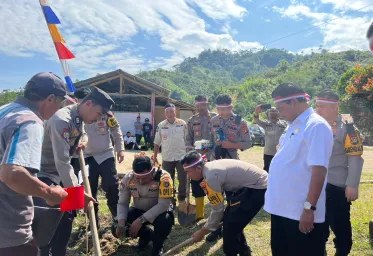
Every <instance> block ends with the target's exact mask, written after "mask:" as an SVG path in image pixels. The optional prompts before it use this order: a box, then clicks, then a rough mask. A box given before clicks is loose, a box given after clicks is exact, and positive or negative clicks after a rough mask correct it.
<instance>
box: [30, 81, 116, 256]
mask: <svg viewBox="0 0 373 256" xmlns="http://www.w3.org/2000/svg"><path fill="white" fill-rule="evenodd" d="M113 104H114V101H113V100H112V99H111V98H110V96H109V95H108V94H107V93H105V92H104V91H102V90H100V89H98V88H95V87H93V88H92V90H91V93H90V94H89V95H88V96H87V97H85V98H84V100H83V101H82V102H81V103H80V104H74V105H70V106H67V107H64V108H62V109H60V110H59V111H57V112H56V114H55V115H54V116H53V117H52V118H51V119H50V120H48V121H47V123H46V125H45V133H44V142H43V151H42V165H41V171H40V172H39V174H38V177H39V179H40V180H42V181H43V182H44V183H46V184H48V185H51V186H53V185H58V184H61V185H62V186H63V187H67V188H68V187H74V186H77V185H78V179H77V177H76V176H75V174H74V169H73V167H72V166H71V164H70V160H71V157H72V155H73V154H74V153H75V151H76V150H77V149H78V148H80V149H84V148H85V145H86V143H85V142H83V143H82V142H81V140H80V139H81V137H82V135H83V133H84V129H83V125H84V123H86V124H91V123H93V122H96V121H98V120H100V118H101V116H102V115H103V114H107V115H108V116H112V115H113V114H112V112H111V111H110V109H111V107H112V105H113ZM90 201H93V202H95V201H96V200H94V198H92V197H90V196H88V195H87V194H86V204H88V203H89V202H90ZM34 202H35V204H36V202H38V199H37V198H34ZM42 206H44V205H42ZM74 217H75V213H74V212H73V213H71V212H66V213H65V214H63V216H62V219H61V221H60V222H59V224H58V228H57V230H56V232H55V233H54V235H53V238H52V241H51V242H50V243H49V244H48V245H47V246H43V248H41V256H44V255H49V253H51V254H52V255H53V256H57V255H65V254H66V249H67V243H68V240H69V237H70V234H71V230H72V223H73V220H74ZM38 221H43V220H38ZM35 226H37V224H36V223H35ZM50 227H51V228H53V223H51V224H50ZM53 231H54V230H52V233H51V236H52V234H53ZM40 232H42V231H40ZM43 232H46V231H43Z"/></svg>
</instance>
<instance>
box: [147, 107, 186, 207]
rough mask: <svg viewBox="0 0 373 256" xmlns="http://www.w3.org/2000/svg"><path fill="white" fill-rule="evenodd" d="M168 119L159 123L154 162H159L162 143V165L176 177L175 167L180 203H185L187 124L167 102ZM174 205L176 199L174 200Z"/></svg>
mask: <svg viewBox="0 0 373 256" xmlns="http://www.w3.org/2000/svg"><path fill="white" fill-rule="evenodd" d="M164 112H165V116H166V120H163V121H162V122H160V123H159V124H158V127H157V131H156V134H155V138H154V162H155V164H158V160H157V155H158V152H159V148H160V146H161V145H162V167H163V168H164V169H165V170H166V171H167V172H168V173H170V174H171V177H172V180H174V179H175V168H176V170H177V177H178V179H179V187H178V195H177V197H178V200H179V204H180V202H181V203H185V198H186V186H187V179H186V174H185V172H184V169H183V166H182V165H181V163H180V160H181V159H182V158H183V157H184V155H185V152H186V148H185V136H186V133H187V125H186V123H185V121H184V120H182V119H179V118H176V107H175V105H174V104H171V103H167V104H166V106H165V107H164ZM173 203H174V206H175V205H176V201H175V200H174V201H173Z"/></svg>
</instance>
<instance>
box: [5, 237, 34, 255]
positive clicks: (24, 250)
mask: <svg viewBox="0 0 373 256" xmlns="http://www.w3.org/2000/svg"><path fill="white" fill-rule="evenodd" d="M38 250H39V249H38V247H37V246H36V242H35V240H32V241H30V242H28V243H26V244H22V245H18V246H13V247H6V248H0V256H38Z"/></svg>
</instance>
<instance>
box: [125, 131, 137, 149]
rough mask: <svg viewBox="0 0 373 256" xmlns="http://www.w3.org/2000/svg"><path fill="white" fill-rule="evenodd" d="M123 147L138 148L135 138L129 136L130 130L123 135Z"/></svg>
mask: <svg viewBox="0 0 373 256" xmlns="http://www.w3.org/2000/svg"><path fill="white" fill-rule="evenodd" d="M123 140H124V148H125V149H129V150H131V149H139V145H137V143H136V141H135V139H134V138H133V137H132V136H131V132H127V133H126V136H124V137H123Z"/></svg>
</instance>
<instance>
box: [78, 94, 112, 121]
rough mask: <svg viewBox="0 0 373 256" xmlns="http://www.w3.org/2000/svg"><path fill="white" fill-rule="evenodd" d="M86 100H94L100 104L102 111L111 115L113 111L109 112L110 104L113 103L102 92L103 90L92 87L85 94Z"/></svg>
mask: <svg viewBox="0 0 373 256" xmlns="http://www.w3.org/2000/svg"><path fill="white" fill-rule="evenodd" d="M85 99H86V100H94V102H95V103H96V104H98V105H100V106H101V107H102V109H103V112H104V113H105V114H107V115H108V116H110V117H111V116H113V112H111V108H112V106H113V105H114V104H115V102H114V100H113V99H112V98H111V97H110V96H109V94H107V93H106V92H104V91H103V90H101V89H99V88H97V87H92V89H91V93H90V94H88V95H87V97H86V98H85Z"/></svg>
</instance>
